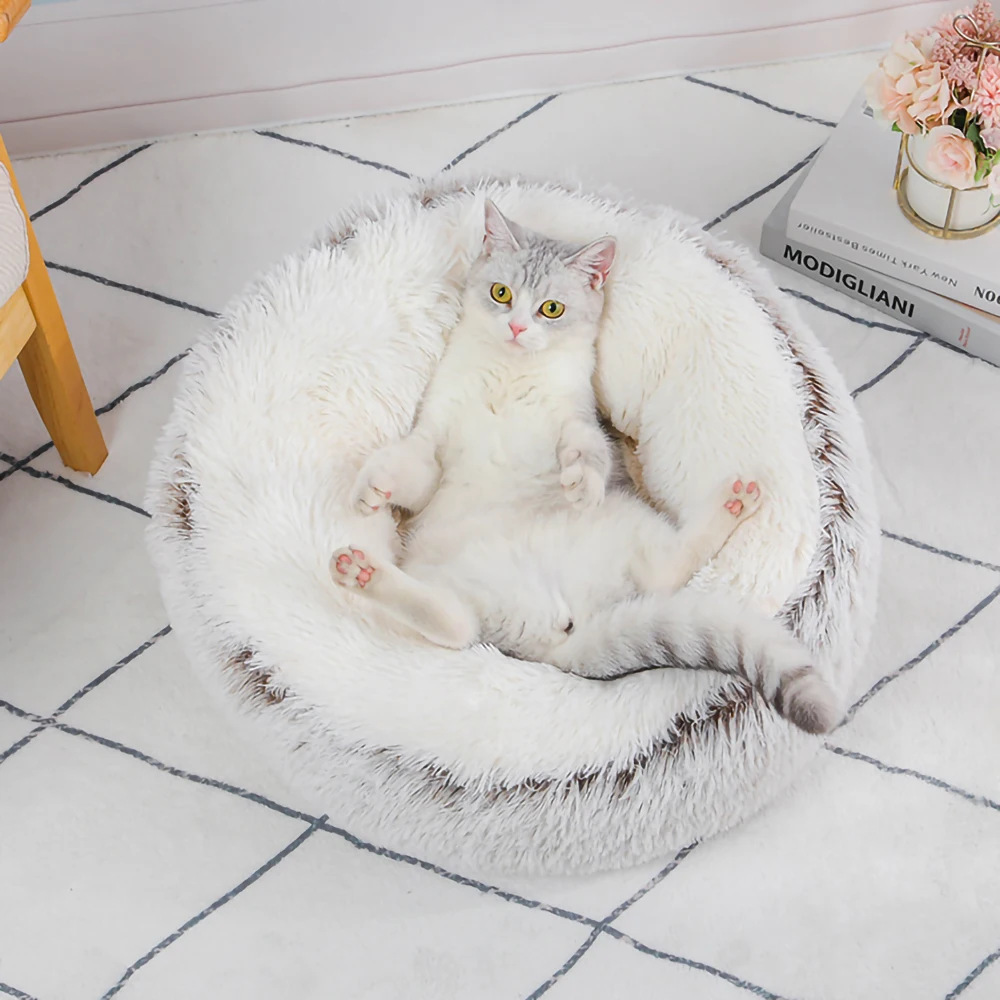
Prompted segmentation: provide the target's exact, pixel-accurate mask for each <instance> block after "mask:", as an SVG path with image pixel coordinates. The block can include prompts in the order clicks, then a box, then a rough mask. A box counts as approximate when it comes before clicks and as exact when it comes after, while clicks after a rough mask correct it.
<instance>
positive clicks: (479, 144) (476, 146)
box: [441, 94, 559, 173]
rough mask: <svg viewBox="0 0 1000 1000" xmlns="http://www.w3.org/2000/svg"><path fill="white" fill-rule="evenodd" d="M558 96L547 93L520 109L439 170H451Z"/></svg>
mask: <svg viewBox="0 0 1000 1000" xmlns="http://www.w3.org/2000/svg"><path fill="white" fill-rule="evenodd" d="M558 96H559V95H558V94H549V96H548V97H543V98H542V99H541V100H540V101H539V102H538V103H537V104H533V105H532V106H531V107H530V108H528V110H527V111H522V112H521V114H519V115H518V116H517V117H516V118H512V119H511V120H510V121H509V122H507V124H506V125H501V126H500V128H497V129H494V130H493V131H492V132H490V134H489V135H487V136H485V137H484V138H482V139H480V140H479V142H476V143H473V144H472V145H471V146H470V147H469V148H468V149H463V150H462V152H461V153H459V154H458V156H456V157H455V158H454V159H453V160H451V161H450V162H448V163H446V164H445V165H444V166H443V167H442V168H441V172H442V173H444V171H445V170H451V168H452V167H456V166H458V164H459V163H461V162H462V160H464V159H465V158H466V157H467V156H469V155H470V154H471V153H474V152H475V151H476V150H477V149H482V147H483V146H485V145H486V143H488V142H492V141H493V140H494V139H495V138H496V137H497V136H498V135H502V134H503V133H504V132H506V131H507V130H508V129H510V128H513V127H514V126H515V125H517V124H518V122H523V121H524V119H525V118H528V117H530V116H531V115H533V114H534V113H535V112H536V111H541V110H542V108H544V107H545V105H546V104H551V103H552V102H553V101H554V100H555V99H556V98H557V97H558Z"/></svg>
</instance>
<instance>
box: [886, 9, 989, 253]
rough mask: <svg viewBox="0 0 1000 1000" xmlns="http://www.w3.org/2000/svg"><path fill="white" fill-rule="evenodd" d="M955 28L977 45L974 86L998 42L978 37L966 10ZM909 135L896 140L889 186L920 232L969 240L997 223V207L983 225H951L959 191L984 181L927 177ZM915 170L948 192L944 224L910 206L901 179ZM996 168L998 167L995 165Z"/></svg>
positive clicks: (980, 188) (979, 32)
mask: <svg viewBox="0 0 1000 1000" xmlns="http://www.w3.org/2000/svg"><path fill="white" fill-rule="evenodd" d="M962 22H965V23H966V24H968V25H971V27H972V34H967V33H966V32H965V31H964V30H963V29H962ZM952 24H953V25H954V28H955V31H957V32H958V34H959V36H960V37H961V38H962V39H964V40H965V43H966V44H967V45H968V46H969V47H970V48H976V49H979V62H978V63H977V64H976V88H978V87H979V77H980V75H981V74H982V72H983V65H984V64H985V63H986V56H987V55H988V54H989V53H990V52H993V53H996V54H997V55H1000V44H998V43H997V42H989V41H984V40H982V39H981V37H980V36H981V35H982V34H983V32H982V30H981V29H980V27H979V25H978V24H977V23H976V21H975V20H974V19H973V18H972V17H971V16H970V15H969V14H959V15H958V16H957V17H956V18H955V19H954V21H952ZM975 95H976V91H975V89H974V90H973V91H972V96H973V97H975ZM909 139H910V137H909V136H908V135H907V134H906V133H905V132H904V133H903V135H902V136H901V137H900V140H899V155H898V156H897V157H896V176H895V178H894V179H893V182H892V186H893V187H894V188H895V190H896V201H897V202H898V203H899V208H900V211H902V213H903V215H905V216H906V218H907V219H909V220H910V222H911V223H913V225H914V226H916V227H917V229H919V230H921V231H922V232H925V233H927V234H928V235H929V236H936V237H937V238H938V239H942V240H968V239H972V237H973V236H982V234H983V233H988V232H989V231H990V230H991V229H993V228H994V227H996V226H997V225H1000V209H998V210H997V214H996V215H995V216H993V218H992V219H989V220H988V221H987V222H984V223H982V225H979V226H976V227H974V228H973V229H952V228H951V220H952V218H953V217H954V214H955V204H956V202H957V201H958V198H959V196H960V195H961V194H963V193H965V192H967V191H985V190H986V188H987V186H988V185H987V184H986V183H983V184H977V185H976V186H975V187H971V188H956V187H952V186H951V185H950V184H943V183H942V182H941V181H939V180H935V178H933V177H930V176H929V175H928V174H927V173H926V171H924V170H922V169H921V168H920V167H919V166H918V165H917V164H916V163H914V162H913V158H912V157H911V156H910V144H909ZM904 157H905V159H906V162H907V164H908V166H905V167H904V166H903V159H904ZM911 169H912V170H915V171H916V172H917V173H918V174H919V175H920V176H921V177H923V179H924V180H925V181H927V182H928V183H929V184H933V185H934V186H935V187H939V188H943V189H944V190H945V191H948V192H950V194H949V197H948V211H947V213H946V215H945V219H944V225H943V226H934V225H931V223H929V222H928V221H927V220H926V219H924V218H922V217H921V216H919V215H917V213H916V212H915V211H914V210H913V206H912V205H911V204H910V199H909V198H908V197H907V196H906V185H905V184H904V183H903V180H904V178H905V177H906V174H907V172H908V171H909V170H911ZM996 169H1000V166H998V167H997V168H996Z"/></svg>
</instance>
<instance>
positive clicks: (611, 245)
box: [566, 236, 618, 289]
mask: <svg viewBox="0 0 1000 1000" xmlns="http://www.w3.org/2000/svg"><path fill="white" fill-rule="evenodd" d="M617 249H618V244H617V243H616V242H615V238H614V237H613V236H604V237H602V238H601V239H599V240H594V242H593V243H588V244H587V245H586V246H585V247H584V248H583V249H582V250H577V252H576V253H575V254H573V256H572V257H570V258H569V259H568V260H567V261H566V264H567V265H568V266H569V267H575V268H577V269H579V270H581V271H583V273H584V274H586V275H587V277H588V279H589V280H590V287H591V288H594V289H597V288H600V287H601V286H602V285H603V284H604V282H605V281H607V280H608V272H609V271H610V270H611V265H612V264H613V263H614V262H615V251H616V250H617Z"/></svg>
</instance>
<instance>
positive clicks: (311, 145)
mask: <svg viewBox="0 0 1000 1000" xmlns="http://www.w3.org/2000/svg"><path fill="white" fill-rule="evenodd" d="M254 131H255V132H256V133H257V135H262V136H265V137H266V138H268V139H277V140H278V141H279V142H288V143H291V144H292V145H293V146H304V147H306V148H307V149H318V150H320V151H321V152H324V153H332V154H333V155H334V156H340V157H342V158H343V159H345V160H350V161H351V162H352V163H360V164H362V165H363V166H366V167H374V168H375V169H376V170H386V171H388V172H389V173H390V174H396V176H397V177H405V178H406V179H407V180H409V179H410V178H411V177H412V176H413V175H412V174H408V173H407V172H406V171H405V170H399V169H398V168H397V167H390V166H389V164H388V163H379V162H378V161H377V160H366V159H365V158H364V157H362V156H355V155H354V154H353V153H345V152H344V151H343V150H342V149H335V148H334V147H333V146H324V145H323V143H321V142H310V141H309V140H308V139H294V138H293V137H292V136H290V135H283V134H282V133H281V132H272V131H270V130H269V129H262V128H257V129H254Z"/></svg>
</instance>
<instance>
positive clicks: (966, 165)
mask: <svg viewBox="0 0 1000 1000" xmlns="http://www.w3.org/2000/svg"><path fill="white" fill-rule="evenodd" d="M928 134H929V136H930V149H929V150H928V151H927V172H928V173H929V174H930V175H931V176H932V177H933V178H934V179H935V180H938V181H941V182H942V183H944V184H950V185H951V186H952V187H956V188H959V189H960V190H962V191H964V190H965V189H966V188H970V187H972V186H973V185H974V184H975V182H976V147H975V146H973V145H972V143H971V142H969V140H968V139H966V138H965V136H964V135H962V133H961V132H959V130H958V129H957V128H954V127H952V126H951V125H938V126H937V128H932V129H931V130H930V132H929V133H928Z"/></svg>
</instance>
